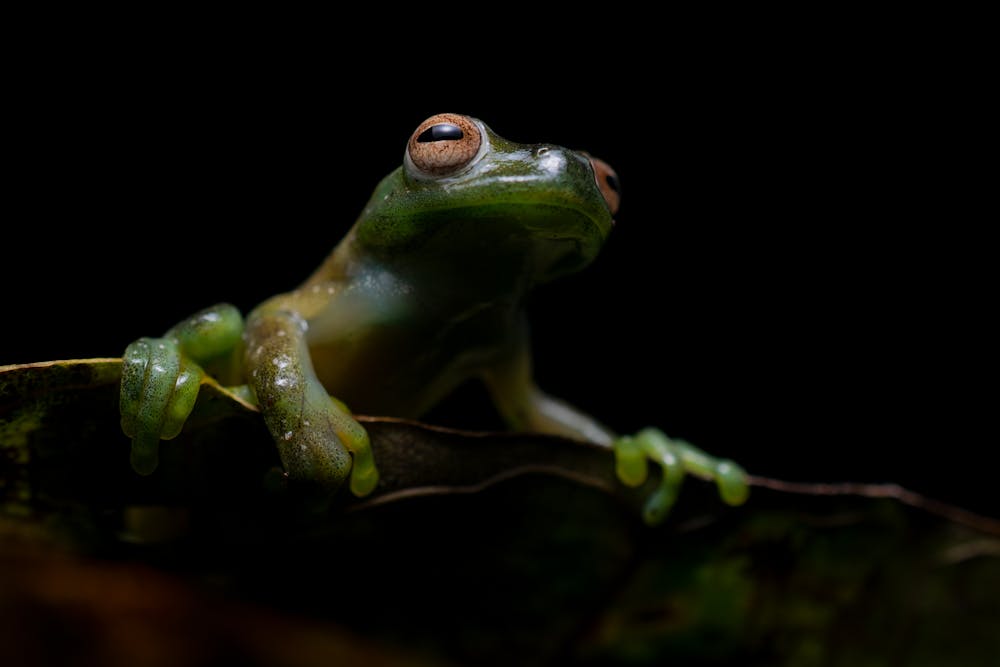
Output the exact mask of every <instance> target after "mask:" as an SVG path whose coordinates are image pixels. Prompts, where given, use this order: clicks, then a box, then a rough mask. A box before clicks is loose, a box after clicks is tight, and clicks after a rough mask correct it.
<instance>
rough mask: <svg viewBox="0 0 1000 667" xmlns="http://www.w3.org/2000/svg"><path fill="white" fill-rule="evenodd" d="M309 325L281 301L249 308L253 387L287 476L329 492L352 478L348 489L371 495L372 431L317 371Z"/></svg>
mask: <svg viewBox="0 0 1000 667" xmlns="http://www.w3.org/2000/svg"><path fill="white" fill-rule="evenodd" d="M306 327H307V324H306V321H305V320H304V319H303V318H302V317H301V316H300V315H299V314H298V313H297V312H296V311H294V310H291V309H283V308H282V306H281V301H280V300H278V301H276V302H269V303H265V304H264V305H263V306H261V307H259V308H258V309H257V310H255V311H254V312H253V313H251V314H250V316H249V317H248V319H247V328H246V334H245V341H246V368H247V376H248V378H247V379H248V382H249V384H250V388H251V390H252V391H253V393H254V395H255V396H256V399H257V403H258V405H259V407H260V409H261V412H262V413H263V415H264V421H265V423H266V424H267V428H268V430H269V431H270V432H271V436H272V437H273V438H274V441H275V443H277V446H278V453H279V455H280V457H281V462H282V464H283V465H284V467H285V472H286V474H287V475H288V477H289V479H291V480H293V481H295V482H298V483H300V484H303V483H304V484H306V485H318V486H319V487H321V488H322V489H326V490H331V491H332V490H334V489H336V488H337V487H339V486H340V484H341V483H342V482H343V481H344V480H345V479H347V478H348V477H350V489H351V492H352V493H354V494H355V495H358V496H363V495H366V494H368V493H370V492H371V491H372V490H373V489H374V488H375V485H376V484H377V483H378V471H377V470H376V468H375V461H374V458H373V456H372V450H371V445H370V444H369V441H368V433H367V432H366V431H365V429H364V427H362V426H361V424H359V423H358V422H357V421H356V420H355V419H354V417H352V416H351V413H350V411H349V410H348V409H347V407H346V406H345V405H344V404H343V403H341V402H340V401H338V400H336V399H335V398H333V397H331V396H330V395H329V394H328V393H327V392H326V389H324V387H323V385H322V384H321V383H320V381H319V379H318V378H317V377H316V374H315V372H314V370H313V365H312V360H311V358H310V356H309V350H308V347H307V346H306V341H305V332H306ZM352 458H353V461H352Z"/></svg>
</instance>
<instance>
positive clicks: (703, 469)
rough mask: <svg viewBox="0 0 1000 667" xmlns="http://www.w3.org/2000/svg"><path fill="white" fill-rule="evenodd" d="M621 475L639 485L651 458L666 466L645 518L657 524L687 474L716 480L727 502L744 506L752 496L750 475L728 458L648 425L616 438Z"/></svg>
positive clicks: (616, 452)
mask: <svg viewBox="0 0 1000 667" xmlns="http://www.w3.org/2000/svg"><path fill="white" fill-rule="evenodd" d="M614 451H615V463H616V472H617V475H618V478H619V479H620V480H621V482H622V483H623V484H625V485H626V486H631V487H636V486H640V485H641V484H642V483H643V482H645V481H646V477H647V475H648V472H649V471H648V466H649V461H652V462H653V463H655V464H657V465H659V466H660V467H661V468H662V469H663V476H662V477H661V479H660V482H659V484H658V486H657V488H656V490H655V491H654V492H653V494H652V495H651V496H650V497H649V499H648V500H647V501H646V505H645V508H644V509H643V519H645V521H646V523H648V524H650V525H654V524H657V523H660V522H661V521H663V519H664V518H665V517H666V516H667V513H668V512H669V511H670V508H671V507H672V506H673V504H674V502H675V501H676V500H677V494H678V493H679V492H680V487H681V483H682V482H683V480H684V475H685V474H686V473H687V474H691V475H695V476H696V477H701V478H702V479H706V480H714V481H715V483H716V485H717V486H718V488H719V496H720V497H721V498H722V500H723V502H725V503H726V504H728V505H741V504H743V503H744V502H745V501H746V499H747V496H748V495H749V490H750V489H749V485H748V483H747V474H746V472H745V471H744V470H743V468H741V467H740V466H739V465H738V464H736V463H735V462H733V461H730V460H729V459H718V458H715V457H713V456H709V455H708V454H706V453H705V452H703V451H701V450H700V449H698V448H697V447H695V446H694V445H691V444H690V443H687V442H684V441H683V440H672V439H670V438H668V437H667V436H666V435H664V433H663V432H662V431H659V430H657V429H653V428H649V429H645V430H643V431H640V432H639V433H638V434H636V435H634V436H624V437H620V438H618V439H617V440H615V441H614Z"/></svg>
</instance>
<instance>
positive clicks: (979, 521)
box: [748, 475, 1000, 537]
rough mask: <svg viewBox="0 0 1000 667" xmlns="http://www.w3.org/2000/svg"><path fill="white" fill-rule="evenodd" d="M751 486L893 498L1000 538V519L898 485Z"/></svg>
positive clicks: (774, 482) (759, 481)
mask: <svg viewBox="0 0 1000 667" xmlns="http://www.w3.org/2000/svg"><path fill="white" fill-rule="evenodd" d="M748 477H749V482H750V485H751V486H757V487H761V488H765V489H770V490H772V491H780V492H782V493H795V494H799V495H809V496H860V497H863V498H891V499H892V500H896V501H898V502H900V503H902V504H904V505H908V506H910V507H913V508H916V509H918V510H922V511H924V512H928V513H930V514H934V515H937V516H940V517H943V518H945V519H948V520H949V521H952V522H954V523H957V524H961V525H963V526H966V527H968V528H972V529H973V530H976V531H979V532H982V533H987V534H990V535H994V536H996V537H1000V520H997V519H994V518H991V517H986V516H983V515H981V514H976V513H975V512H970V511H968V510H965V509H962V508H961V507H956V506H955V505H951V504H949V503H945V502H942V501H940V500H935V499H934V498H928V497H927V496H923V495H920V494H919V493H917V492H915V491H910V490H909V489H906V488H903V487H902V486H900V485H899V484H866V483H861V482H841V483H836V484H834V483H823V482H817V483H813V482H787V481H784V480H780V479H771V478H769V477H759V476H757V475H749V476H748Z"/></svg>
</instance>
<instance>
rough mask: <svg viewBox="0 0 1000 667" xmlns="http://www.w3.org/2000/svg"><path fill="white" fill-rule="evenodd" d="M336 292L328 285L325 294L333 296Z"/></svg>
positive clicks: (334, 288)
mask: <svg viewBox="0 0 1000 667" xmlns="http://www.w3.org/2000/svg"><path fill="white" fill-rule="evenodd" d="M336 291H337V288H336V287H334V286H333V285H330V286H329V287H327V288H326V293H327V294H333V293H334V292H336Z"/></svg>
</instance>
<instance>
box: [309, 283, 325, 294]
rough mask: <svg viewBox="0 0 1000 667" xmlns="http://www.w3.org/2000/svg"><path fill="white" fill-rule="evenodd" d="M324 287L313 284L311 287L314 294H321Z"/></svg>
mask: <svg viewBox="0 0 1000 667" xmlns="http://www.w3.org/2000/svg"><path fill="white" fill-rule="evenodd" d="M322 289H323V286H322V285H313V286H312V288H311V290H312V293H313V294H319V293H320V291H321V290H322Z"/></svg>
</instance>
